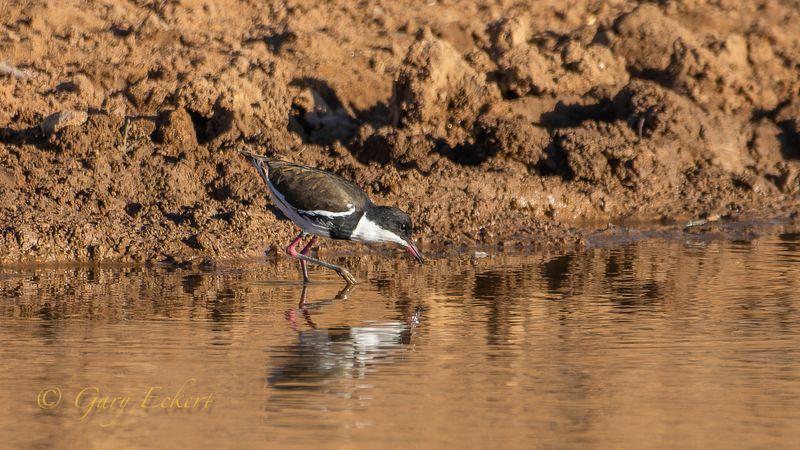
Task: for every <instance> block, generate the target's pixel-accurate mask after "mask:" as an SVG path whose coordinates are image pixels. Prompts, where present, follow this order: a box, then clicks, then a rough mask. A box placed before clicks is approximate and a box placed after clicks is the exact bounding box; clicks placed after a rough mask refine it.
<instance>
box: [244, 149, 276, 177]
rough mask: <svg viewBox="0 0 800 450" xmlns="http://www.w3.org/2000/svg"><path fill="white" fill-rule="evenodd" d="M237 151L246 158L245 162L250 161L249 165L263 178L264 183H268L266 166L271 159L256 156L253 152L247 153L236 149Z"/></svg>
mask: <svg viewBox="0 0 800 450" xmlns="http://www.w3.org/2000/svg"><path fill="white" fill-rule="evenodd" d="M238 150H239V153H241V154H242V155H243V156H244V157H245V158H247V160H248V161H250V164H252V165H253V167H255V168H256V170H258V173H259V174H260V175H261V177H262V178H264V180H265V181H268V180H269V176H268V175H269V165H268V163H269V161H270V159H271V158H269V157H267V156H265V155H257V154H255V153H253V152H249V151H247V150H243V149H241V148H240V149H238Z"/></svg>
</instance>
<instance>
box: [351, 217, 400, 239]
mask: <svg viewBox="0 0 800 450" xmlns="http://www.w3.org/2000/svg"><path fill="white" fill-rule="evenodd" d="M350 239H353V240H356V241H362V242H368V243H375V242H395V243H397V244H400V245H406V242H405V241H404V240H403V239H402V238H401V237H400V236H398V235H396V234H394V233H392V232H391V231H389V230H386V229H383V228H381V226H380V225H378V224H377V223H375V222H373V221H371V220H370V219H369V218H368V217H367V214H366V213H365V214H364V215H363V216H361V220H359V221H358V224H357V225H356V228H355V229H354V230H353V234H351V235H350Z"/></svg>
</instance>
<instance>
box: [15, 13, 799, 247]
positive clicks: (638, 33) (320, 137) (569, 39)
mask: <svg viewBox="0 0 800 450" xmlns="http://www.w3.org/2000/svg"><path fill="white" fill-rule="evenodd" d="M567 4H569V6H565V5H567ZM798 23H800V5H798V3H797V2H796V1H788V0H787V1H781V0H761V1H746V0H714V1H704V0H685V1H661V2H653V3H641V4H639V3H637V2H627V1H587V0H579V1H576V2H562V1H528V2H524V1H523V2H506V1H497V2H488V1H474V2H462V1H429V2H419V1H406V0H403V1H375V2H353V1H345V0H333V1H328V2H320V1H316V0H315V1H306V0H302V1H300V0H290V1H266V2H264V1H237V0H218V1H215V0H206V1H195V0H166V1H146V0H137V1H122V0H119V1H113V0H112V1H102V2H100V1H94V0H84V1H81V2H78V1H70V0H64V1H59V2H47V1H37V0H33V1H16V0H7V1H4V2H0V104H2V108H0V262H19V261H24V260H50V261H68V260H86V259H93V260H98V261H102V260H105V261H163V260H168V261H177V262H185V261H199V260H208V259H212V260H213V259H217V258H229V257H249V256H257V255H261V254H263V251H264V249H265V248H270V246H272V248H273V249H275V248H277V247H274V245H276V244H280V245H283V244H285V242H287V241H288V239H289V238H290V237H291V236H292V235H293V234H294V233H295V229H294V227H293V226H292V225H291V224H290V223H287V222H285V221H278V219H276V218H275V216H274V215H273V214H272V212H271V211H270V210H269V207H270V202H269V200H268V198H267V196H266V194H267V192H266V190H265V187H264V185H263V184H262V181H261V180H260V179H259V178H258V176H257V174H256V172H255V171H254V170H253V169H252V167H250V166H249V165H248V164H247V163H246V161H245V160H244V159H243V158H242V157H240V156H239V155H238V153H237V152H236V149H237V148H246V149H249V150H251V151H254V152H259V153H266V154H269V155H274V156H276V157H280V158H283V159H287V160H291V161H295V162H299V163H303V164H309V165H314V166H318V167H321V168H324V169H329V170H332V171H335V172H337V173H339V174H341V175H343V176H345V177H347V178H350V179H352V180H354V181H356V182H358V183H359V184H360V185H362V186H364V187H365V188H366V190H367V191H368V192H369V194H370V195H371V197H372V198H373V200H375V201H376V203H389V204H396V205H398V206H400V207H401V208H403V209H406V210H408V211H409V212H410V214H411V215H412V217H413V218H414V221H415V225H416V227H417V229H418V232H417V236H419V238H420V240H421V241H422V243H423V248H426V247H427V248H430V247H431V246H432V245H433V244H439V245H440V248H444V249H452V248H455V244H472V243H475V242H502V241H505V242H508V240H509V239H513V240H514V241H516V242H535V243H541V244H546V243H558V242H561V243H566V244H570V243H572V242H576V241H580V239H581V236H583V235H584V232H586V231H589V230H591V227H590V225H588V224H597V223H604V222H608V221H620V220H638V221H649V220H660V221H662V222H664V221H666V222H674V223H682V221H684V220H688V219H691V218H696V217H700V216H702V215H708V216H712V217H717V216H720V217H723V218H732V219H736V218H737V217H741V216H742V215H748V216H759V215H761V216H790V215H792V214H794V215H795V216H796V211H797V207H798V203H800V201H799V200H798V198H799V197H800V195H798V194H799V193H800V26H797V24H798ZM441 244H444V245H443V246H442V245H441ZM356 251H363V250H361V249H358V250H356Z"/></svg>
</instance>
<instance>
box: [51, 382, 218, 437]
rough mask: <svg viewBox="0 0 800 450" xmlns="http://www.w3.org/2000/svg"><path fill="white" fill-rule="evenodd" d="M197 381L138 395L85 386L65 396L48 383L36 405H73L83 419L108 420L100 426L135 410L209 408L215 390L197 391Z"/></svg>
mask: <svg viewBox="0 0 800 450" xmlns="http://www.w3.org/2000/svg"><path fill="white" fill-rule="evenodd" d="M196 383H197V380H196V379H194V378H189V379H188V380H186V381H184V382H183V384H181V385H180V387H178V389H169V388H166V387H163V386H148V387H145V388H143V389H141V390H140V394H139V395H117V394H107V393H106V392H105V391H104V390H102V389H100V388H99V387H97V386H83V387H79V388H77V389H75V390H74V394H72V395H68V396H66V395H65V394H64V392H62V390H61V388H60V387H57V386H49V387H45V388H43V389H41V390H40V391H39V393H38V395H37V396H36V404H37V405H38V406H39V408H41V409H48V410H50V409H55V408H58V407H59V406H61V405H63V407H68V408H74V409H75V410H76V411H77V412H78V414H79V418H80V420H81V421H88V420H91V419H92V418H93V417H95V416H102V417H104V418H107V419H108V420H104V421H103V422H101V423H100V425H101V426H109V425H113V424H114V423H115V422H116V420H117V419H118V418H119V417H121V416H122V415H123V414H125V413H126V412H127V411H131V410H133V409H137V408H138V409H141V410H144V411H182V412H190V413H191V412H197V411H208V410H210V408H211V406H212V405H213V403H214V393H213V392H198V390H197V389H196V386H195V385H196Z"/></svg>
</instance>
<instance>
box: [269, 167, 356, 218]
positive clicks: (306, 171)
mask: <svg viewBox="0 0 800 450" xmlns="http://www.w3.org/2000/svg"><path fill="white" fill-rule="evenodd" d="M267 165H268V167H269V182H270V183H272V185H273V186H274V187H275V189H277V190H278V192H280V193H281V194H282V195H283V197H284V199H285V200H286V202H287V203H289V204H290V205H291V206H293V207H294V208H296V209H301V210H305V211H329V212H332V213H338V212H345V211H348V210H349V209H350V207H348V206H347V205H348V204H349V205H353V207H355V209H356V211H361V210H363V209H364V207H365V206H366V204H367V203H368V202H369V198H368V197H367V194H365V193H364V191H362V190H361V188H359V187H358V186H357V185H356V184H354V183H353V182H351V181H348V180H345V179H344V178H342V177H340V176H338V175H334V174H332V173H330V172H325V171H324V170H319V169H315V168H313V167H306V166H301V165H299V164H293V163H289V162H286V161H276V160H272V161H268V162H267Z"/></svg>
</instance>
